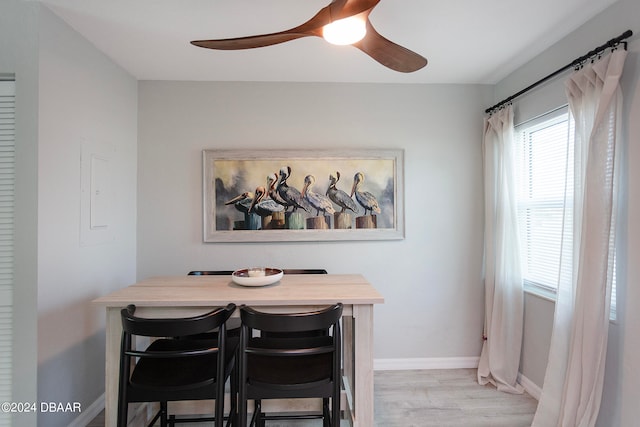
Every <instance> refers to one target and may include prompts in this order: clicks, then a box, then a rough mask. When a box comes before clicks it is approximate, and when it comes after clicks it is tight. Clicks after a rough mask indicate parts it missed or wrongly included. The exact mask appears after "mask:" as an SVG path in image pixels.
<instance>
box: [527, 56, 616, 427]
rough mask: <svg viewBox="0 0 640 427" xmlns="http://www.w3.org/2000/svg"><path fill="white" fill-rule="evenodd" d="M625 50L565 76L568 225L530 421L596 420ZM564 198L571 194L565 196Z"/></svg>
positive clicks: (569, 424) (571, 425) (543, 426)
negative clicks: (571, 130)
mask: <svg viewBox="0 0 640 427" xmlns="http://www.w3.org/2000/svg"><path fill="white" fill-rule="evenodd" d="M625 58H626V51H624V50H618V51H615V52H613V53H611V54H609V55H606V56H605V57H603V58H602V59H600V60H598V61H596V62H594V63H589V64H586V65H585V66H584V67H583V68H582V69H580V70H579V71H576V72H575V73H574V74H573V75H572V76H571V77H570V78H569V80H568V81H567V84H566V86H567V96H568V98H569V106H570V109H571V113H572V114H573V116H574V118H575V121H576V131H575V134H576V137H575V155H574V159H572V160H573V161H574V174H575V175H574V192H573V197H572V198H570V199H572V202H571V203H566V205H565V232H566V233H573V245H572V247H563V251H562V258H561V271H560V280H559V284H558V296H557V301H556V308H555V317H554V325H553V335H552V339H551V349H550V351H549V361H548V365H547V371H546V374H545V380H544V386H543V389H542V395H541V398H540V402H539V404H538V410H537V411H536V414H535V417H534V421H533V424H532V427H554V426H558V427H560V426H561V427H590V426H594V425H595V423H596V420H597V417H598V411H599V409H600V400H601V397H602V387H603V379H604V369H605V359H606V353H607V337H608V331H609V308H610V298H611V284H612V278H613V262H614V247H615V245H614V243H615V217H616V204H617V203H616V202H617V187H618V184H617V171H618V168H619V164H618V163H619V161H618V160H619V158H618V157H619V156H618V151H619V143H618V135H619V127H620V125H619V123H620V120H619V119H620V111H621V105H622V94H621V90H620V86H619V81H620V77H621V75H622V69H623V66H624V61H625ZM570 199H569V200H570Z"/></svg>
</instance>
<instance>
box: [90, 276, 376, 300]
mask: <svg viewBox="0 0 640 427" xmlns="http://www.w3.org/2000/svg"><path fill="white" fill-rule="evenodd" d="M230 302H232V303H235V304H236V305H240V304H247V305H253V306H261V305H262V306H267V305H268V306H274V305H323V304H334V303H336V302H342V303H343V304H381V303H383V302H384V298H383V297H382V295H380V293H378V291H377V290H376V289H375V288H374V287H373V286H372V285H371V284H370V283H369V282H368V281H367V280H366V279H365V278H364V277H363V276H362V275H360V274H285V275H284V276H283V278H282V279H281V280H280V281H279V282H277V283H275V284H273V285H268V286H264V287H245V286H239V285H237V284H235V283H234V282H233V281H232V280H231V277H230V276H162V277H151V278H149V279H145V280H142V281H140V282H138V283H135V284H133V285H131V286H128V287H126V288H123V289H119V290H117V291H115V292H113V293H111V294H109V295H105V296H103V297H100V298H97V299H95V300H93V303H95V304H99V305H102V306H105V307H124V306H126V305H128V304H135V305H138V306H149V307H168V306H171V307H187V306H221V305H225V304H228V303H230Z"/></svg>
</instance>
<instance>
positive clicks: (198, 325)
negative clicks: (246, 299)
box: [121, 304, 236, 337]
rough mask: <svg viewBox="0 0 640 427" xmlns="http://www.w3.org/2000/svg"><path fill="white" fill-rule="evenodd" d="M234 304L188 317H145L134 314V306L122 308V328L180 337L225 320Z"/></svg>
mask: <svg viewBox="0 0 640 427" xmlns="http://www.w3.org/2000/svg"><path fill="white" fill-rule="evenodd" d="M235 307H236V306H235V304H229V305H227V306H226V307H221V308H218V309H215V310H213V311H210V312H208V313H205V314H201V315H198V316H194V317H188V318H179V319H175V318H168V319H145V318H143V317H137V316H135V315H134V313H135V306H133V305H130V306H128V307H127V308H123V309H122V311H121V314H122V329H123V330H124V331H125V332H126V333H128V334H131V335H141V336H147V337H167V336H170V337H181V336H187V335H195V334H200V333H203V332H207V331H211V330H213V329H215V328H217V327H219V326H220V325H221V324H223V323H224V322H226V321H227V319H229V317H230V316H231V314H233V312H234V311H235Z"/></svg>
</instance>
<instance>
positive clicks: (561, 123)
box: [516, 107, 616, 319]
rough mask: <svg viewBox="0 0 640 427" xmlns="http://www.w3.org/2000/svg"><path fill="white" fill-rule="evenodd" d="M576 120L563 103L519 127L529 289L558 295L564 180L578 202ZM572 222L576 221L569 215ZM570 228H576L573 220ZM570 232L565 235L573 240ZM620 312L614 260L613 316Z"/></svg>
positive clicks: (521, 202) (518, 153) (524, 251)
mask: <svg viewBox="0 0 640 427" xmlns="http://www.w3.org/2000/svg"><path fill="white" fill-rule="evenodd" d="M573 141H574V123H573V119H572V117H571V115H570V114H569V112H568V108H567V107H564V108H561V109H558V110H555V111H553V112H551V113H549V114H546V115H544V116H542V117H539V118H537V119H535V120H531V121H529V122H526V123H523V124H521V125H518V126H516V179H517V202H518V203H517V206H518V225H519V229H520V246H521V248H520V250H521V254H522V276H523V281H524V286H525V289H526V290H528V291H529V292H533V293H536V294H539V295H542V296H544V297H547V298H551V299H555V294H556V290H557V288H558V280H559V271H560V250H561V245H562V244H565V245H569V246H568V247H571V245H572V242H571V241H570V240H569V241H566V240H565V242H564V243H563V242H562V229H563V211H564V198H565V181H566V194H567V203H573V178H574V174H573V162H574V161H573V155H574V150H573ZM568 220H569V221H571V220H572V219H571V218H569V219H568ZM565 226H567V227H569V228H568V229H571V228H570V227H571V224H566V225H565ZM571 238H572V235H571V233H567V235H565V239H571ZM615 313H616V282H615V264H614V281H613V289H612V295H611V318H612V319H615Z"/></svg>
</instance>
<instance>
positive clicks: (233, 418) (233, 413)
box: [226, 368, 238, 427]
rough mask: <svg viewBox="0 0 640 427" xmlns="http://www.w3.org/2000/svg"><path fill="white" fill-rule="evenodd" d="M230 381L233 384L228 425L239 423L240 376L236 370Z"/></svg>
mask: <svg viewBox="0 0 640 427" xmlns="http://www.w3.org/2000/svg"><path fill="white" fill-rule="evenodd" d="M234 371H235V368H234ZM229 383H230V386H231V390H230V392H231V396H230V398H231V403H230V405H229V421H228V422H227V426H226V427H229V426H237V425H238V378H237V375H236V374H235V373H234V372H232V373H231V377H230V378H229Z"/></svg>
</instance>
